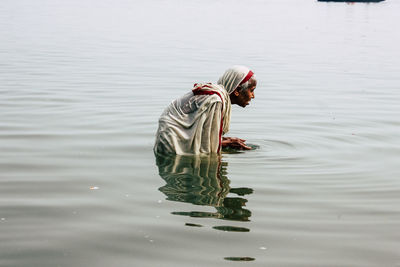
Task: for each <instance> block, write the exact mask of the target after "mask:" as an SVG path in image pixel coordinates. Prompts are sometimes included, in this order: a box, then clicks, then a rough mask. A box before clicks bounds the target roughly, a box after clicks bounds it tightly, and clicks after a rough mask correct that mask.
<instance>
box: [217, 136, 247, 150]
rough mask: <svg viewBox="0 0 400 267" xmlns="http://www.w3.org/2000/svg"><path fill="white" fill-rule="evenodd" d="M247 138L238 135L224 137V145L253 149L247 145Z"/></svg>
mask: <svg viewBox="0 0 400 267" xmlns="http://www.w3.org/2000/svg"><path fill="white" fill-rule="evenodd" d="M245 141H246V140H244V139H240V138H237V137H222V147H231V148H234V149H240V150H251V147H249V146H246V144H245V143H244V142H245Z"/></svg>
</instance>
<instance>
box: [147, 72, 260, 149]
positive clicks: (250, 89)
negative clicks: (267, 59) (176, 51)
mask: <svg viewBox="0 0 400 267" xmlns="http://www.w3.org/2000/svg"><path fill="white" fill-rule="evenodd" d="M256 86H257V80H256V78H255V75H254V73H253V72H252V71H251V70H250V69H249V68H247V67H244V66H233V67H231V68H229V69H228V70H226V71H225V73H224V74H223V75H222V76H221V78H219V80H218V82H217V83H216V84H212V83H207V84H200V83H197V84H195V85H194V87H193V89H192V91H191V92H188V93H187V94H185V95H183V96H182V97H180V98H178V99H176V100H174V101H173V102H172V103H171V104H170V105H169V106H168V107H167V108H166V109H165V110H164V112H163V113H162V115H161V117H160V119H159V126H158V131H157V134H156V143H155V145H154V152H155V153H156V154H177V155H191V154H214V153H216V154H219V153H220V152H221V148H222V147H232V148H235V149H250V147H248V146H246V144H245V143H244V141H245V140H243V139H240V138H232V137H223V135H224V134H226V133H227V132H228V131H229V123H230V117H231V105H232V104H236V105H239V106H241V107H246V106H247V105H248V104H249V102H250V101H251V99H252V98H254V89H255V88H256Z"/></svg>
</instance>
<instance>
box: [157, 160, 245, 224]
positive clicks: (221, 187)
mask: <svg viewBox="0 0 400 267" xmlns="http://www.w3.org/2000/svg"><path fill="white" fill-rule="evenodd" d="M156 161H157V166H158V170H159V174H160V176H161V178H163V179H164V180H165V182H166V184H165V185H164V186H162V187H160V188H159V190H160V191H161V192H162V193H164V194H165V195H166V196H167V200H171V201H179V202H187V203H191V204H195V205H206V206H212V207H215V209H216V212H199V211H191V212H173V214H176V215H187V216H191V217H212V218H219V219H227V220H239V221H248V218H249V217H250V216H251V212H250V211H249V210H247V209H244V208H243V206H245V205H246V202H247V200H246V199H245V198H242V197H227V196H228V194H230V193H231V194H236V195H238V196H244V195H246V194H251V193H252V192H253V190H252V189H251V188H230V186H229V183H230V181H229V179H228V178H227V177H226V163H224V162H221V158H220V157H219V156H217V155H212V156H180V155H171V156H165V155H160V156H157V157H156Z"/></svg>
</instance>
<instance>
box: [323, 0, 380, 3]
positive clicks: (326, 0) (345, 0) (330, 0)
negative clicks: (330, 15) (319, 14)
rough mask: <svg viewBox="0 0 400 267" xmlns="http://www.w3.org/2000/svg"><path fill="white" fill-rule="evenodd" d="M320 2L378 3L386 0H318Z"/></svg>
mask: <svg viewBox="0 0 400 267" xmlns="http://www.w3.org/2000/svg"><path fill="white" fill-rule="evenodd" d="M318 1H319V2H349V3H353V2H361V3H377V2H382V1H385V0H318Z"/></svg>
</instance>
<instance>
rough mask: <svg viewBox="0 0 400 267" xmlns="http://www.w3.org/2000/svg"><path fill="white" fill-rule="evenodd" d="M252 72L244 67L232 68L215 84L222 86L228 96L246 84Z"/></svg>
mask: <svg viewBox="0 0 400 267" xmlns="http://www.w3.org/2000/svg"><path fill="white" fill-rule="evenodd" d="M253 74H254V73H253V72H252V71H251V70H250V69H249V68H248V67H245V66H232V67H230V68H229V69H227V70H226V71H225V73H224V74H223V75H222V76H221V78H219V80H218V82H217V84H220V85H222V86H223V87H224V88H225V90H226V91H227V92H228V94H229V95H230V94H231V93H232V92H233V91H235V89H236V88H237V87H238V86H240V85H242V84H244V83H245V82H247V81H248V80H249V79H250V78H251V77H252V76H253Z"/></svg>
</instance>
